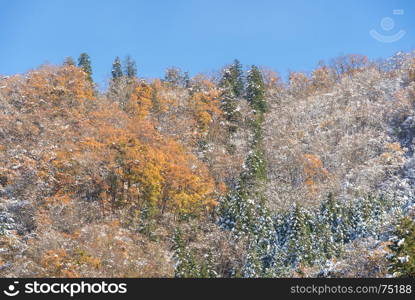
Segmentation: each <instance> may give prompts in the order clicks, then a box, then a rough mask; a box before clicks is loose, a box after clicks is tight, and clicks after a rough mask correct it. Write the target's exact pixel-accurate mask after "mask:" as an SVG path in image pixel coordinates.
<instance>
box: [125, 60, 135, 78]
mask: <svg viewBox="0 0 415 300" xmlns="http://www.w3.org/2000/svg"><path fill="white" fill-rule="evenodd" d="M125 75H126V76H127V77H128V78H134V77H136V76H137V66H136V63H135V61H134V59H132V58H131V56H129V55H127V57H126V58H125Z"/></svg>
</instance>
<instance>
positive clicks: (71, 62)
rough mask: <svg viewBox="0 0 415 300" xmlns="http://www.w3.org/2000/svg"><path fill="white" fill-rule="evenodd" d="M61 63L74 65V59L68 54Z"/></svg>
mask: <svg viewBox="0 0 415 300" xmlns="http://www.w3.org/2000/svg"><path fill="white" fill-rule="evenodd" d="M63 64H64V65H65V66H75V61H74V60H73V58H72V57H71V56H68V57H66V58H65V60H64V61H63Z"/></svg>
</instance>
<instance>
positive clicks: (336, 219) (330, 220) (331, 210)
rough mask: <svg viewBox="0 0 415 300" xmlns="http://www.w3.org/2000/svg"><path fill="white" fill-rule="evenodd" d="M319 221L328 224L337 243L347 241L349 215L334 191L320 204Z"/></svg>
mask: <svg viewBox="0 0 415 300" xmlns="http://www.w3.org/2000/svg"><path fill="white" fill-rule="evenodd" d="M319 223H320V224H322V223H323V224H327V226H328V228H329V229H330V231H331V232H332V234H333V239H334V242H335V243H336V244H343V243H344V242H347V227H348V224H347V223H348V220H347V215H346V213H345V211H344V210H343V208H342V206H341V205H339V203H338V202H337V201H336V199H335V197H334V195H333V193H329V195H328V197H327V199H326V200H325V201H323V202H322V204H321V206H320V216H319ZM338 250H340V249H338Z"/></svg>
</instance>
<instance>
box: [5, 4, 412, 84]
mask: <svg viewBox="0 0 415 300" xmlns="http://www.w3.org/2000/svg"><path fill="white" fill-rule="evenodd" d="M0 4H1V7H0V74H13V73H22V72H25V71H27V70H29V69H32V68H35V67H37V66H39V65H40V64H43V63H54V64H57V63H61V62H62V60H63V59H64V57H66V56H73V57H74V58H77V57H78V55H79V53H81V52H84V51H85V52H87V53H89V54H90V56H91V59H92V63H93V70H94V78H95V80H96V81H97V82H98V83H99V84H100V85H103V84H104V82H105V81H106V80H107V79H108V78H109V77H110V72H111V63H112V61H113V59H114V57H115V56H117V55H118V56H120V57H124V56H125V55H127V54H130V55H131V56H132V57H133V58H134V59H135V60H136V61H137V66H138V72H139V76H142V77H160V76H163V74H164V70H165V69H166V68H167V67H170V66H177V67H180V68H182V69H183V70H187V71H190V74H195V73H198V72H210V71H212V70H217V69H220V68H221V66H223V65H224V64H226V63H229V62H231V61H232V60H233V59H234V58H238V59H239V60H240V61H241V62H242V63H243V64H245V65H250V64H257V65H261V66H268V67H270V68H272V69H275V70H276V71H279V72H280V73H282V74H286V73H287V71H288V70H297V71H309V70H311V69H312V68H314V67H315V66H316V64H317V63H318V61H319V60H321V59H324V60H329V59H330V58H333V57H335V56H338V55H339V54H347V53H361V54H366V55H368V56H369V57H370V58H372V59H375V58H381V57H388V56H390V55H392V54H393V53H395V52H397V51H400V50H403V51H408V50H413V49H415V38H414V35H415V1H413V0H406V1H404V0H401V1H399V0H389V1H381V0H347V1H345V0H287V1H282V0H269V1H266V0H256V1H254V0H251V1H247V0H239V1H236V0H233V1H230V0H205V1H202V0H199V1H197V0H193V1H192V0H175V1H168V0H165V1H159V0H152V1H144V0H142V1H139V0H135V1H133V0H117V1H116V0H67V1H64V0H53V1H52V0H30V1H29V0H1V1H0ZM394 9H403V10H404V14H403V15H394V14H393V10H394ZM385 17H389V18H391V19H393V20H394V22H395V24H394V25H395V27H394V28H391V26H390V25H391V24H390V19H389V23H388V24H389V25H388V24H386V23H385V24H386V25H388V26H389V27H388V26H383V27H382V26H381V24H380V22H381V20H382V19H383V18H385ZM383 28H386V29H388V30H384V29H383ZM371 29H375V30H377V31H378V32H379V33H380V34H384V35H388V36H391V35H393V34H396V33H397V32H399V30H405V31H406V35H405V36H404V37H403V38H401V39H400V40H399V41H396V42H394V43H382V42H379V41H377V40H375V39H373V38H372V37H371V36H370V34H369V31H370V30H371Z"/></svg>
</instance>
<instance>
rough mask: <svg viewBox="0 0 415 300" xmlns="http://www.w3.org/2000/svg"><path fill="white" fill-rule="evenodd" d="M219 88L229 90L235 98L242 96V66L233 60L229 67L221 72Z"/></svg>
mask: <svg viewBox="0 0 415 300" xmlns="http://www.w3.org/2000/svg"><path fill="white" fill-rule="evenodd" d="M219 86H220V87H221V88H225V89H229V90H230V92H231V93H232V94H233V95H234V96H235V97H236V98H239V97H242V96H243V94H244V77H243V70H242V65H241V63H240V62H239V60H237V59H235V60H234V62H233V63H232V64H231V65H229V66H228V67H227V68H225V69H224V70H223V72H222V78H221V80H220V82H219Z"/></svg>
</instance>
